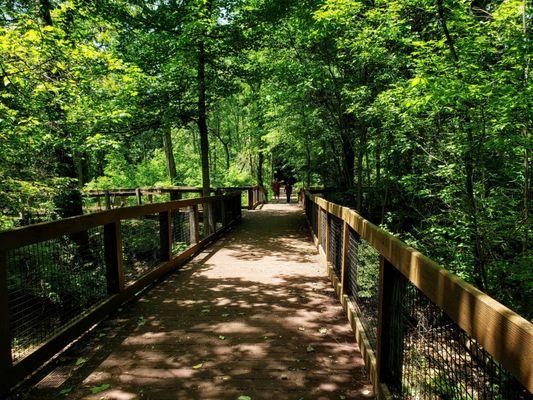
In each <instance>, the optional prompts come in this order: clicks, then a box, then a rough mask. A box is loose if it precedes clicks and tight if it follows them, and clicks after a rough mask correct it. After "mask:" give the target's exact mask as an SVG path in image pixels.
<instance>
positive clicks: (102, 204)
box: [83, 186, 217, 210]
mask: <svg viewBox="0 0 533 400" xmlns="http://www.w3.org/2000/svg"><path fill="white" fill-rule="evenodd" d="M216 191H217V189H211V193H215V192H216ZM190 193H194V194H196V195H198V196H201V195H202V188H198V187H193V186H166V187H156V188H114V189H104V190H86V191H84V192H83V197H85V198H92V199H96V201H97V204H98V208H103V209H105V210H110V209H112V208H115V203H116V200H117V199H118V200H119V205H118V206H119V207H124V206H125V205H126V198H128V197H135V198H136V204H137V205H141V204H143V203H150V204H152V203H153V202H154V201H153V200H154V196H162V195H169V196H170V200H171V201H174V200H180V199H182V197H183V195H185V194H190Z"/></svg>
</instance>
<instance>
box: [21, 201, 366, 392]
mask: <svg viewBox="0 0 533 400" xmlns="http://www.w3.org/2000/svg"><path fill="white" fill-rule="evenodd" d="M20 393H21V398H25V399H52V398H53V399H58V398H67V399H102V398H103V399H121V400H130V399H162V400H164V399H234V400H236V399H239V398H240V399H252V400H257V399H371V398H374V395H373V392H372V386H371V384H370V381H369V378H368V375H367V373H366V371H365V367H364V364H363V359H362V357H361V354H360V353H359V349H358V347H357V344H356V342H355V340H354V336H353V333H352V331H351V328H350V326H349V324H348V323H347V320H346V317H345V315H344V313H343V310H342V308H341V306H340V304H339V302H338V300H337V299H336V296H335V293H334V291H333V289H332V287H331V284H330V283H329V280H328V279H327V277H326V275H325V271H324V268H323V267H322V266H321V265H320V263H319V259H318V255H317V251H316V249H315V247H314V246H313V244H312V243H311V241H310V238H309V235H308V229H307V227H306V225H305V220H304V217H303V214H302V212H301V210H300V209H299V208H298V207H297V206H296V205H294V204H292V205H288V204H282V203H279V204H267V205H265V206H264V207H263V208H262V209H260V210H255V211H248V212H245V213H244V217H243V222H242V224H241V225H239V226H238V227H237V228H235V229H234V230H233V231H231V232H230V233H229V234H228V235H227V236H225V237H223V238H222V239H221V240H219V241H218V242H216V243H215V244H214V245H212V246H210V247H208V248H207V249H205V250H204V251H203V252H202V253H200V254H199V255H198V256H197V257H195V258H194V259H193V260H192V261H191V262H189V263H188V264H187V265H186V266H185V267H184V268H182V269H181V270H179V271H177V272H175V273H172V274H170V275H168V276H167V277H166V279H165V280H164V281H162V282H160V283H158V284H156V285H155V286H154V287H153V288H152V289H151V290H149V291H147V292H146V293H144V294H143V295H142V296H141V297H140V298H139V299H138V300H137V301H135V302H133V303H130V304H128V305H127V306H124V307H123V308H122V309H120V310H119V311H118V312H117V313H116V314H114V315H112V316H111V317H109V318H108V319H106V320H105V321H103V322H102V323H100V324H99V325H98V326H97V327H96V328H95V329H93V330H92V331H91V332H90V333H88V334H87V335H86V336H85V337H84V338H83V339H81V340H80V341H78V342H77V343H76V344H75V345H73V346H72V347H71V348H70V349H68V350H67V351H66V352H64V353H63V354H62V355H61V356H60V357H59V358H58V359H57V360H56V361H54V362H52V364H51V365H50V366H49V367H47V368H45V369H44V371H42V372H41V373H40V374H39V375H37V377H36V378H34V379H33V382H32V384H31V386H29V385H26V387H25V388H22V389H21V391H20Z"/></svg>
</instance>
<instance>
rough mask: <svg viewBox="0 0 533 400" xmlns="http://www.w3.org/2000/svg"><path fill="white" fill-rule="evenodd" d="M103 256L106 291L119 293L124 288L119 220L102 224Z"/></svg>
mask: <svg viewBox="0 0 533 400" xmlns="http://www.w3.org/2000/svg"><path fill="white" fill-rule="evenodd" d="M104 256H105V265H106V280H107V293H108V294H114V293H120V292H121V291H122V290H124V268H123V266H122V236H121V232H120V221H117V222H113V223H110V224H106V225H104Z"/></svg>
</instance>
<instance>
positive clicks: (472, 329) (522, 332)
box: [308, 195, 533, 392]
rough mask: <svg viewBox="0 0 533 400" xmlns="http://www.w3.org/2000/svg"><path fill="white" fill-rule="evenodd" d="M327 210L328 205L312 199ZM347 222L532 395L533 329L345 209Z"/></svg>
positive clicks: (519, 317)
mask: <svg viewBox="0 0 533 400" xmlns="http://www.w3.org/2000/svg"><path fill="white" fill-rule="evenodd" d="M308 199H309V200H311V201H313V202H315V203H317V204H319V205H321V206H324V205H326V206H327V204H328V202H326V201H325V200H324V199H321V198H319V197H315V196H311V195H308ZM343 219H344V220H345V221H346V222H347V223H348V225H349V226H350V227H351V228H352V229H354V231H356V232H357V233H358V234H359V235H360V236H361V238H362V239H364V240H365V241H366V242H368V243H369V244H370V245H371V246H372V247H373V248H374V249H375V250H377V251H378V252H379V253H380V254H381V255H382V256H384V257H385V259H387V260H388V261H389V262H390V263H391V264H392V265H394V267H395V268H397V269H398V270H399V271H400V272H401V273H402V274H403V275H404V276H405V277H406V278H407V279H408V280H409V281H410V282H411V283H413V284H414V285H415V286H416V287H418V288H419V289H420V290H421V291H422V292H423V293H424V294H425V295H426V296H427V297H428V298H429V299H430V300H431V301H432V302H434V303H435V304H436V305H437V306H439V307H440V308H441V309H442V310H443V311H444V312H445V313H446V314H447V315H448V316H450V317H451V318H452V319H453V320H454V321H455V322H456V323H457V324H458V325H459V326H460V327H461V328H462V329H463V330H464V331H465V332H466V333H467V334H468V335H469V336H471V337H472V338H474V339H475V340H476V341H477V342H478V343H479V344H480V345H481V346H482V347H483V348H484V349H485V350H487V352H489V353H490V354H491V355H492V356H493V357H494V358H495V359H496V360H497V361H498V362H500V363H501V364H502V365H503V367H504V368H505V369H507V370H508V371H509V372H510V373H511V374H512V375H513V376H515V377H516V378H517V380H518V381H519V382H520V383H522V384H523V385H524V386H525V387H526V388H527V389H528V390H529V391H530V392H533V324H531V323H530V322H529V321H527V320H526V319H524V318H523V317H521V316H520V315H518V314H516V313H515V312H513V311H512V310H510V309H509V308H507V307H505V306H504V305H502V304H500V303H498V302H497V301H496V300H494V299H493V298H491V297H490V296H488V295H487V294H485V293H483V292H481V291H480V290H478V289H477V288H475V287H473V286H472V285H470V284H468V283H466V282H465V281H463V280H462V279H460V278H459V277H457V276H456V275H454V274H452V273H451V272H450V271H447V270H446V269H444V268H442V267H441V266H439V265H438V264H437V263H435V262H434V261H433V260H431V259H429V258H428V257H426V256H424V255H423V254H421V253H420V252H418V251H416V250H415V249H413V248H411V247H409V246H407V245H406V244H404V243H403V242H401V241H400V240H399V239H398V238H396V237H394V236H392V235H391V234H389V233H387V232H386V231H384V230H383V229H381V228H379V227H377V226H375V225H374V224H372V223H371V222H369V221H367V220H366V219H364V218H363V217H361V216H360V215H359V214H357V213H356V212H355V211H353V210H351V209H349V208H346V207H343Z"/></svg>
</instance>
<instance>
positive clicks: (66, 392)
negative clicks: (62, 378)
mask: <svg viewBox="0 0 533 400" xmlns="http://www.w3.org/2000/svg"><path fill="white" fill-rule="evenodd" d="M70 392H72V388H71V387H68V388H65V389H62V390H61V391H60V392H59V394H60V395H65V394H69V393H70Z"/></svg>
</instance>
